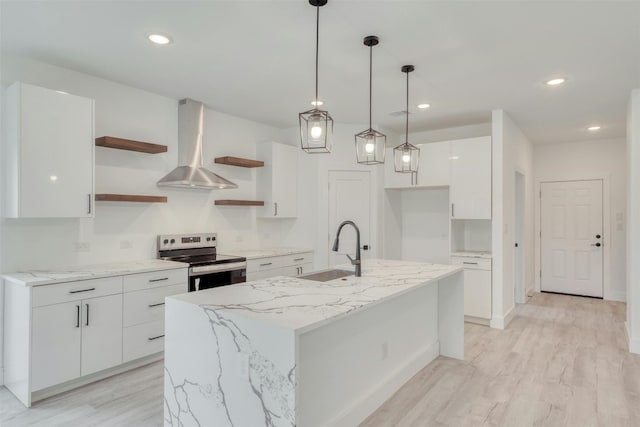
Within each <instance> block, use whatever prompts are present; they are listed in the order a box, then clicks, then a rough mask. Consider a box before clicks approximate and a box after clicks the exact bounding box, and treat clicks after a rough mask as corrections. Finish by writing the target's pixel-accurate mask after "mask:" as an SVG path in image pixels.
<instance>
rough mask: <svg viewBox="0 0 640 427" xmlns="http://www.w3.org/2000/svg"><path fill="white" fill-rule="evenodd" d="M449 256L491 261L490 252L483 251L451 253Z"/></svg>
mask: <svg viewBox="0 0 640 427" xmlns="http://www.w3.org/2000/svg"><path fill="white" fill-rule="evenodd" d="M451 256H464V257H470V258H486V259H491V252H485V251H459V252H451Z"/></svg>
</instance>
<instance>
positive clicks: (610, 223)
mask: <svg viewBox="0 0 640 427" xmlns="http://www.w3.org/2000/svg"><path fill="white" fill-rule="evenodd" d="M533 159H534V160H533V166H534V171H535V182H536V194H539V191H540V183H541V182H544V181H571V180H583V179H603V186H604V192H603V196H604V197H603V206H604V209H605V212H604V220H605V221H606V223H605V229H606V228H609V230H610V231H609V233H608V235H607V234H604V239H605V240H604V243H605V248H606V249H608V251H607V252H605V258H606V259H605V263H604V264H605V281H604V298H605V299H609V300H617V301H624V300H625V294H626V291H625V287H626V252H627V251H626V235H625V227H624V217H625V215H626V200H625V198H626V187H627V174H626V169H627V165H626V142H625V140H624V139H614V140H600V141H580V142H572V143H563V144H546V145H536V146H535V148H534V150H533ZM535 218H536V219H535V234H534V235H535V243H536V244H535V257H536V267H535V271H540V234H539V232H540V197H535ZM603 232H604V231H603ZM535 277H536V290H540V275H539V274H537V275H535Z"/></svg>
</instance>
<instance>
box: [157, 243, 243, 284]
mask: <svg viewBox="0 0 640 427" xmlns="http://www.w3.org/2000/svg"><path fill="white" fill-rule="evenodd" d="M216 247H217V234H216V233H202V234H172V235H159V236H158V258H160V259H164V260H169V261H179V262H185V263H188V264H189V292H195V291H199V290H202V289H210V288H217V287H219V286H227V285H233V284H236V283H243V282H246V281H247V259H246V258H244V257H240V256H234V255H221V254H219V253H217V250H216Z"/></svg>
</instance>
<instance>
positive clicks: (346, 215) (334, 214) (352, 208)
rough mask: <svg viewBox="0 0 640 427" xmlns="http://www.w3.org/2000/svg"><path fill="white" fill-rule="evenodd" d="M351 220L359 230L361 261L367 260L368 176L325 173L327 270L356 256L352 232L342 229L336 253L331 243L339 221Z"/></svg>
mask: <svg viewBox="0 0 640 427" xmlns="http://www.w3.org/2000/svg"><path fill="white" fill-rule="evenodd" d="M347 220H351V221H353V222H355V224H356V225H357V226H358V228H359V229H360V248H361V256H362V258H363V259H364V258H367V257H368V254H369V251H368V250H365V249H364V247H365V246H366V247H368V246H369V238H370V223H371V185H370V176H369V172H351V171H329V267H333V266H335V265H340V264H345V263H348V262H349V259H348V258H347V257H346V256H345V254H349V255H350V256H351V257H352V258H354V257H355V254H356V232H355V230H354V229H353V227H351V226H349V225H346V226H345V227H344V228H343V229H342V232H341V233H340V246H339V248H338V252H333V251H332V250H331V248H332V247H333V241H334V240H335V238H336V232H337V231H338V226H339V225H340V224H341V223H342V221H347Z"/></svg>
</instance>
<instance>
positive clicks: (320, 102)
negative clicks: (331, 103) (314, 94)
mask: <svg viewBox="0 0 640 427" xmlns="http://www.w3.org/2000/svg"><path fill="white" fill-rule="evenodd" d="M322 104H324V102H322V101H311V105H313V106H314V107H319V106H321V105H322Z"/></svg>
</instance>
